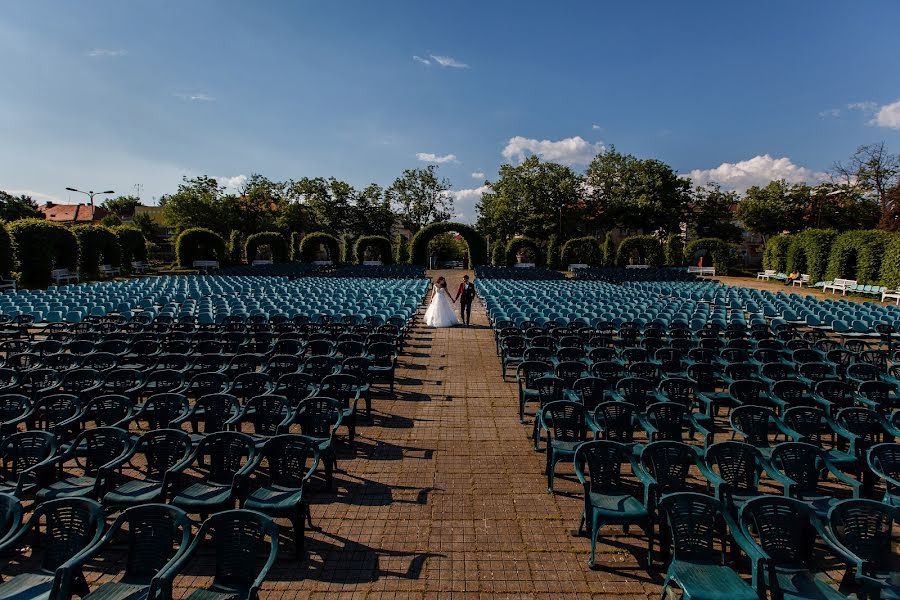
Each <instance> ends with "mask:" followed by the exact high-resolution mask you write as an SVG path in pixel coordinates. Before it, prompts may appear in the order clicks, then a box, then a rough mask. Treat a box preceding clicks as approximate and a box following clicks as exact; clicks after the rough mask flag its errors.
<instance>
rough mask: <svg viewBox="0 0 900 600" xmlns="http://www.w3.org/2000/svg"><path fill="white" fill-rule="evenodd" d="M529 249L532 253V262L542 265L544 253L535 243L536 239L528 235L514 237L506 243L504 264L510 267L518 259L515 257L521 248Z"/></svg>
mask: <svg viewBox="0 0 900 600" xmlns="http://www.w3.org/2000/svg"><path fill="white" fill-rule="evenodd" d="M526 249H527V250H530V251H531V252H532V254H533V255H534V260H533V261H531V262H534V263H535V264H536V265H537V266H539V267H542V266H543V265H544V253H543V252H541V246H540V244H538V243H537V241H536V240H533V239H531V238H529V237H524V236H520V237H515V238H513V239H511V240H509V242H507V244H506V266H507V267H511V266H513V265H514V264H516V262H518V259H517V258H516V257H517V256H518V255H519V254H520V253H521V252H522V251H523V250H526Z"/></svg>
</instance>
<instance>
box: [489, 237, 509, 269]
mask: <svg viewBox="0 0 900 600" xmlns="http://www.w3.org/2000/svg"><path fill="white" fill-rule="evenodd" d="M505 250H506V244H504V243H503V242H501V241H500V240H494V241H493V242H491V265H493V266H495V267H502V266H503V259H504V258H505Z"/></svg>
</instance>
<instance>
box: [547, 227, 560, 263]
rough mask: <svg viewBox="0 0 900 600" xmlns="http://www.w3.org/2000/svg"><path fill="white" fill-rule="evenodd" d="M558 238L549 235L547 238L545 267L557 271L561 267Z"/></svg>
mask: <svg viewBox="0 0 900 600" xmlns="http://www.w3.org/2000/svg"><path fill="white" fill-rule="evenodd" d="M559 251H560V247H559V238H557V237H556V235H551V236H550V238H549V239H548V240H547V268H548V269H553V270H554V271H559V270H560V269H561V268H562V262H561V261H560V259H559Z"/></svg>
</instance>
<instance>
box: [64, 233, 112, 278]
mask: <svg viewBox="0 0 900 600" xmlns="http://www.w3.org/2000/svg"><path fill="white" fill-rule="evenodd" d="M72 232H73V233H74V234H75V238H76V239H77V240H78V272H79V273H81V274H82V275H96V274H97V272H98V271H99V270H100V265H111V266H112V267H121V266H122V247H121V246H119V238H118V237H117V236H116V234H114V233H113V232H112V231H110V230H109V229H107V228H106V227H104V226H103V225H76V226H75V227H73V228H72Z"/></svg>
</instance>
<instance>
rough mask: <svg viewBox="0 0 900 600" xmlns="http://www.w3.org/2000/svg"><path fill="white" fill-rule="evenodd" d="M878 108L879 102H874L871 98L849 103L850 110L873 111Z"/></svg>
mask: <svg viewBox="0 0 900 600" xmlns="http://www.w3.org/2000/svg"><path fill="white" fill-rule="evenodd" d="M876 108H878V103H877V102H872V101H871V100H866V101H865V102H851V103H850V104H848V105H847V109H848V110H861V111H863V112H872V111H873V110H875V109H876Z"/></svg>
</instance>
